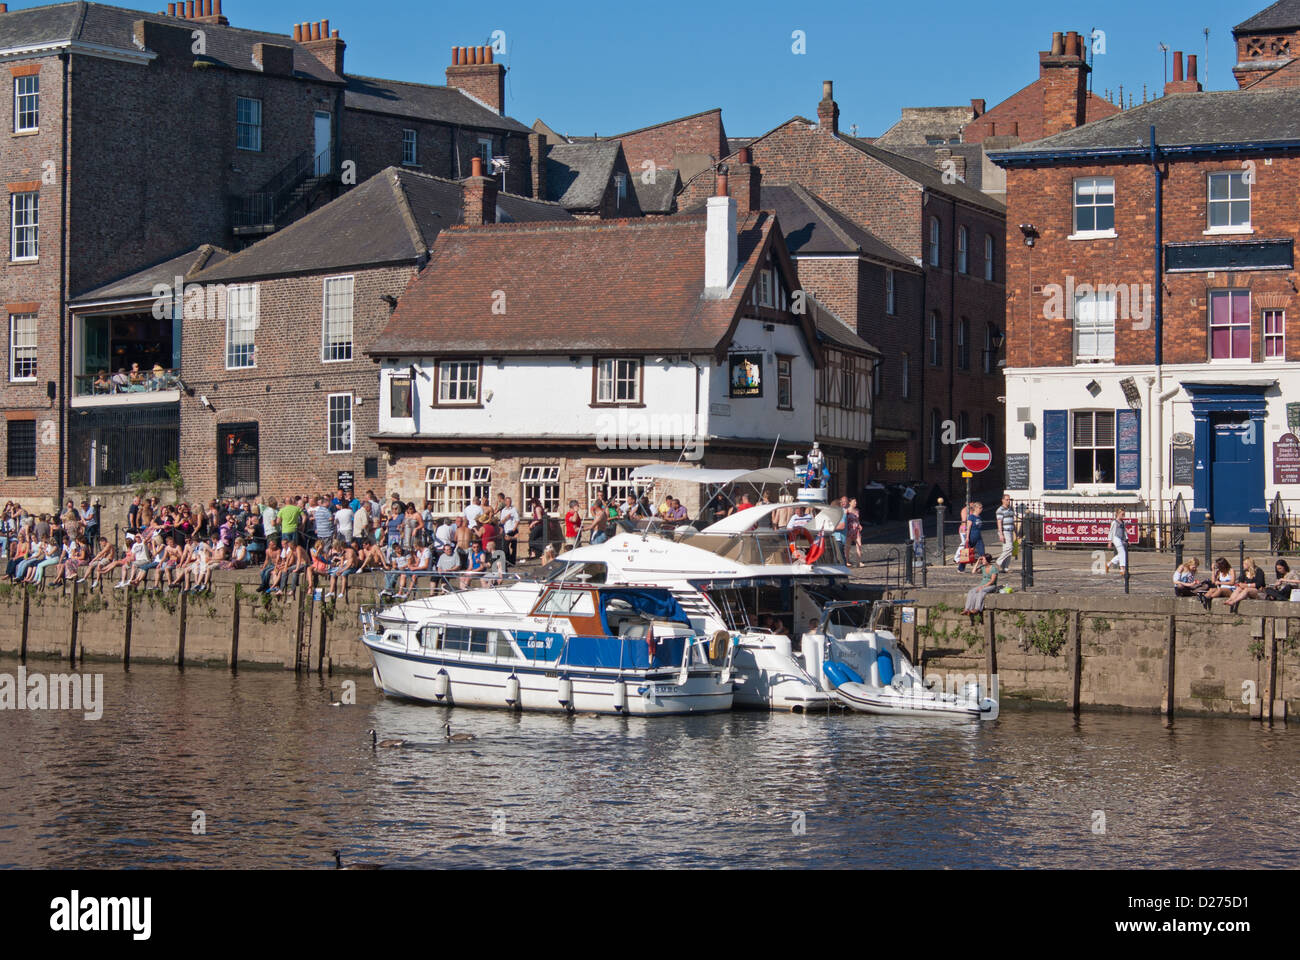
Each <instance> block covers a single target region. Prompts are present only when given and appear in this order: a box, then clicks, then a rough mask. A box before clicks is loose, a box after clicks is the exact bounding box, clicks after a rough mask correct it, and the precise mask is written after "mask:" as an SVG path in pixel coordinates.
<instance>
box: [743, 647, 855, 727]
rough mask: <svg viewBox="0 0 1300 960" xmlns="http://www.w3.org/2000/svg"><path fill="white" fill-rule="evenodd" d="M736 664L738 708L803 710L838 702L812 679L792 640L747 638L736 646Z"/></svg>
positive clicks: (796, 711)
mask: <svg viewBox="0 0 1300 960" xmlns="http://www.w3.org/2000/svg"><path fill="white" fill-rule="evenodd" d="M734 665H735V673H736V707H737V708H740V709H746V710H783V711H790V712H793V713H801V712H804V711H808V710H825V709H827V708H828V707H830V706H835V705H837V701H836V700H835V699H834V698H833V697H832V696H831V695H830V694H828V693H827V692H826V691H824V690H822V689H821V688H819V687H817V686H815V685H814V684H813V683H812V682H811V681H810V680H809V679H808V675H807V674H806V673H805V672H804V669H803V665H802V664H801V663H800V662H799V661H798V660H796V659H795V657H794V655H793V654H792V653H791V652H790V650H789V645H788V643H786V644H784V645H780V644H777V643H773V642H770V641H768V642H764V641H762V640H757V641H756V640H752V639H750V638H744V639H742V640H741V642H740V645H739V646H738V647H737V648H736V654H735V659H734Z"/></svg>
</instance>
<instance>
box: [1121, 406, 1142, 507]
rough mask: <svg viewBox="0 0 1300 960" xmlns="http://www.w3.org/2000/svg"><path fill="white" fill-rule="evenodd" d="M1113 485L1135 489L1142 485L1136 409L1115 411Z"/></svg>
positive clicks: (1140, 430)
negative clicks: (1114, 477)
mask: <svg viewBox="0 0 1300 960" xmlns="http://www.w3.org/2000/svg"><path fill="white" fill-rule="evenodd" d="M1115 459H1116V461H1117V462H1116V464H1115V475H1116V483H1115V487H1116V489H1119V490H1137V489H1139V488H1141V486H1142V421H1141V420H1140V419H1139V418H1138V414H1137V411H1136V410H1117V411H1115Z"/></svg>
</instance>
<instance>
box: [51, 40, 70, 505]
mask: <svg viewBox="0 0 1300 960" xmlns="http://www.w3.org/2000/svg"><path fill="white" fill-rule="evenodd" d="M59 59H60V60H62V61H63V117H62V119H61V120H60V125H61V127H62V129H61V130H60V131H59V140H60V141H61V142H60V144H59V151H60V162H61V163H62V167H61V169H60V170H59V206H60V207H61V210H60V221H61V222H60V224H59V226H60V229H61V230H62V232H63V236H61V237H60V238H59V484H58V486H59V498H58V500H56V501H55V513H56V514H57V513H58V512H59V511H61V510H62V509H63V498H64V493H65V487H64V480H65V479H66V477H67V470H68V462H67V449H68V436H67V429H68V371H69V369H71V366H72V358H71V357H69V356H68V353H69V351H68V317H67V313H68V84H69V83H70V82H71V80H72V54H71V53H66V52H65V53H62V54H60V55H59Z"/></svg>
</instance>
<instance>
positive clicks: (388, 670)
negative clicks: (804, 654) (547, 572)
mask: <svg viewBox="0 0 1300 960" xmlns="http://www.w3.org/2000/svg"><path fill="white" fill-rule="evenodd" d="M362 626H363V629H364V634H363V636H362V642H363V643H364V644H365V645H366V648H367V650H369V652H370V657H371V660H372V662H373V663H374V677H375V684H376V685H377V686H378V687H379V688H380V689H381V690H383V692H384V693H385V694H386V695H389V696H393V697H398V698H402V699H406V700H413V701H417V702H421V703H436V704H445V705H449V706H450V705H456V706H475V707H497V708H500V709H506V710H542V711H560V712H569V713H573V712H578V713H607V714H622V715H625V716H634V717H636V716H646V717H648V716H669V715H673V714H684V713H710V712H716V711H722V710H730V709H731V706H732V700H733V691H732V677H731V673H732V666H731V658H732V650H733V644H732V643H731V640H730V637H729V636H728V635H726V634H721V635H718V636H714V637H707V638H706V637H701V636H699V635H698V634H697V633H696V632H695V631H694V630H693V629H692V627H691V624H690V620H689V618H688V617H687V616H686V614H685V612H684V611H683V610H682V608H681V606H680V604H678V602H677V600H676V599H675V598H674V597H673V596H672V594H671V593H670V592H669V591H668V590H665V589H663V588H660V587H636V588H631V587H619V586H606V585H591V584H586V583H582V582H560V583H528V582H519V583H515V584H512V585H510V586H502V587H488V588H483V589H479V590H470V591H461V592H450V593H447V594H445V595H442V596H435V597H430V598H428V599H424V600H415V601H410V602H408V603H403V604H400V605H398V606H395V607H390V608H388V609H387V610H384V611H382V612H376V611H372V610H363V612H362Z"/></svg>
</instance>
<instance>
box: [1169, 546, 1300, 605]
mask: <svg viewBox="0 0 1300 960" xmlns="http://www.w3.org/2000/svg"><path fill="white" fill-rule="evenodd" d="M1200 566H1201V561H1200V560H1199V559H1198V558H1197V557H1192V558H1191V559H1190V560H1188V561H1187V562H1186V563H1183V564H1181V565H1180V566H1179V567H1178V569H1177V570H1175V571H1174V576H1173V580H1174V596H1177V597H1195V598H1196V599H1198V600H1200V601H1201V604H1202V606H1204V607H1205V609H1206V610H1209V609H1211V607H1212V605H1213V603H1214V601H1215V600H1220V601H1222V602H1223V603H1224V604H1225V605H1226V606H1227V608H1228V609H1229V610H1230V611H1231V612H1233V613H1236V612H1237V604H1239V603H1241V601H1243V600H1291V599H1292V593H1293V591H1294V590H1295V589H1296V588H1297V587H1300V573H1292V572H1291V565H1290V564H1288V563H1287V562H1286V561H1285V560H1282V559H1279V560H1278V561H1277V563H1275V564H1273V573H1274V575H1275V577H1276V579H1275V580H1274V582H1273V584H1272V585H1271V586H1270V585H1269V584H1268V582H1267V577H1266V576H1265V575H1264V571H1263V569H1261V568H1260V567H1259V566H1258V565H1257V564H1256V563H1255V559H1254V558H1253V557H1246V558H1244V559H1243V560H1242V563H1241V570H1240V571H1237V570H1234V569H1233V567H1232V564H1231V563H1229V562H1228V559H1227V558H1226V557H1219V558H1218V559H1217V560H1215V561H1214V566H1213V569H1212V571H1211V575H1210V576H1209V577H1208V578H1202V577H1201V575H1200ZM1296 596H1300V594H1297V595H1296Z"/></svg>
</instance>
